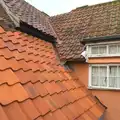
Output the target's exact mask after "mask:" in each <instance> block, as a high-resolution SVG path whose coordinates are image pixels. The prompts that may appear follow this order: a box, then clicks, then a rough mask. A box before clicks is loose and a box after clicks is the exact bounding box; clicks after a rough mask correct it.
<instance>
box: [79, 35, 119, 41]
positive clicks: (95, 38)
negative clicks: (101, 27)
mask: <svg viewBox="0 0 120 120" xmlns="http://www.w3.org/2000/svg"><path fill="white" fill-rule="evenodd" d="M118 39H119V40H120V35H113V36H103V37H93V38H83V41H81V42H82V43H88V42H89V43H90V42H103V40H104V41H113V40H118Z"/></svg>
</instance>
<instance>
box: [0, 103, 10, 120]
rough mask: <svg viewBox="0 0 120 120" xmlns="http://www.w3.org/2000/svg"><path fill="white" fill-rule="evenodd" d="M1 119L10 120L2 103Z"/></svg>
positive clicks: (0, 109)
mask: <svg viewBox="0 0 120 120" xmlns="http://www.w3.org/2000/svg"><path fill="white" fill-rule="evenodd" d="M0 119H1V120H9V119H8V117H7V115H6V114H5V112H4V110H3V108H2V106H1V105H0Z"/></svg>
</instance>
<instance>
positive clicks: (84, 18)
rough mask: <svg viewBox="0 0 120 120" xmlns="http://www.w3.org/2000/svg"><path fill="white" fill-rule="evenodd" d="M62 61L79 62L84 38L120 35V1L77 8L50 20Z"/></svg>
mask: <svg viewBox="0 0 120 120" xmlns="http://www.w3.org/2000/svg"><path fill="white" fill-rule="evenodd" d="M50 20H51V23H52V25H53V28H54V30H55V32H56V33H57V35H58V37H59V39H60V40H61V44H58V51H59V54H60V57H61V59H62V60H69V61H71V60H79V59H81V52H82V51H83V45H82V44H81V43H80V41H82V40H83V39H84V38H97V37H103V36H113V35H120V1H117V0H116V1H113V2H108V3H103V4H98V5H93V6H84V7H80V8H77V9H75V10H73V11H71V12H69V13H65V14H61V15H57V16H53V17H51V18H50Z"/></svg>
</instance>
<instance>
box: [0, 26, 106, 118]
mask: <svg viewBox="0 0 120 120" xmlns="http://www.w3.org/2000/svg"><path fill="white" fill-rule="evenodd" d="M103 112H104V108H103V107H102V106H101V105H100V104H99V103H98V102H97V101H96V100H95V99H94V98H93V97H92V95H91V94H90V93H89V92H88V91H87V90H86V88H85V86H84V85H83V84H82V83H80V81H79V80H78V78H77V77H76V76H75V75H74V74H73V73H71V72H70V71H65V70H64V68H63V67H62V66H61V65H60V63H59V61H58V60H57V59H56V53H55V51H54V48H53V46H52V44H51V43H48V42H45V41H43V40H40V39H38V38H36V37H32V36H29V35H27V34H25V33H22V32H19V31H16V32H10V31H8V32H6V31H4V29H3V28H2V27H0V120H88V119H90V120H97V119H98V118H99V117H100V116H101V115H102V114H103Z"/></svg>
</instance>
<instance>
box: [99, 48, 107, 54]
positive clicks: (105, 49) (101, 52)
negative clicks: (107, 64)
mask: <svg viewBox="0 0 120 120" xmlns="http://www.w3.org/2000/svg"><path fill="white" fill-rule="evenodd" d="M106 53H107V47H106V46H100V47H99V54H106Z"/></svg>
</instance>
